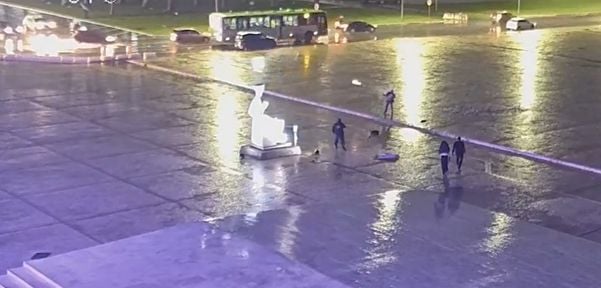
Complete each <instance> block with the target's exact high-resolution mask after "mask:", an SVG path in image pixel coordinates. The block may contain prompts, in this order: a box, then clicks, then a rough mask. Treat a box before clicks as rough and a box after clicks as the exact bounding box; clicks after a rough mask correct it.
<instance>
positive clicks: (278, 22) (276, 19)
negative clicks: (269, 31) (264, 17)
mask: <svg viewBox="0 0 601 288" xmlns="http://www.w3.org/2000/svg"><path fill="white" fill-rule="evenodd" d="M270 19H271V21H270V22H271V25H270V26H271V28H278V27H280V26H282V17H281V16H271V17H270Z"/></svg>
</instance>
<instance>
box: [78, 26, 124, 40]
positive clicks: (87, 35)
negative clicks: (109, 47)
mask: <svg viewBox="0 0 601 288" xmlns="http://www.w3.org/2000/svg"><path fill="white" fill-rule="evenodd" d="M73 39H75V41H77V42H79V43H93V44H111V43H115V41H117V37H115V36H112V35H106V34H104V33H102V32H101V31H98V30H88V28H87V27H85V26H80V27H79V29H78V30H77V31H76V32H75V34H74V35H73Z"/></svg>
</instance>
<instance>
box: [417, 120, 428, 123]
mask: <svg viewBox="0 0 601 288" xmlns="http://www.w3.org/2000/svg"><path fill="white" fill-rule="evenodd" d="M426 122H428V120H425V119H424V120H422V121H419V123H426Z"/></svg>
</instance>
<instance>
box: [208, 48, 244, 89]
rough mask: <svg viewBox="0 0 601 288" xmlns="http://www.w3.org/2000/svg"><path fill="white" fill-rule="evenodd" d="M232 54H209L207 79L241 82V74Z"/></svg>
mask: <svg viewBox="0 0 601 288" xmlns="http://www.w3.org/2000/svg"><path fill="white" fill-rule="evenodd" d="M234 55H236V54H232V53H220V52H217V51H215V53H210V56H209V57H210V58H209V66H210V69H211V73H210V74H209V77H211V78H217V79H222V80H227V81H231V82H236V83H243V82H242V72H243V71H241V69H240V67H238V66H237V65H236V62H235V61H234V57H233V56H234Z"/></svg>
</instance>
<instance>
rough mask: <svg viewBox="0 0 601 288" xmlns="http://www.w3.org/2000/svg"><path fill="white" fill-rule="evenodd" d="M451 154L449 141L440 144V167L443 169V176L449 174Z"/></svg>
mask: <svg viewBox="0 0 601 288" xmlns="http://www.w3.org/2000/svg"><path fill="white" fill-rule="evenodd" d="M450 152H451V148H450V147H449V143H447V141H444V140H443V141H442V142H440V147H438V154H440V166H441V168H442V175H443V176H446V175H447V172H449V153H450Z"/></svg>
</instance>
